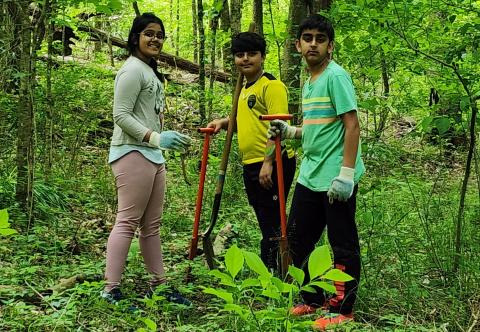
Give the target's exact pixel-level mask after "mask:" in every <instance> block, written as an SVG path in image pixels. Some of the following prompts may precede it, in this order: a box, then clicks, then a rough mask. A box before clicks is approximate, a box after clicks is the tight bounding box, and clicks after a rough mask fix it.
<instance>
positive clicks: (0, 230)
mask: <svg viewBox="0 0 480 332" xmlns="http://www.w3.org/2000/svg"><path fill="white" fill-rule="evenodd" d="M16 233H18V232H17V231H16V230H14V229H11V228H0V234H1V235H12V234H16Z"/></svg>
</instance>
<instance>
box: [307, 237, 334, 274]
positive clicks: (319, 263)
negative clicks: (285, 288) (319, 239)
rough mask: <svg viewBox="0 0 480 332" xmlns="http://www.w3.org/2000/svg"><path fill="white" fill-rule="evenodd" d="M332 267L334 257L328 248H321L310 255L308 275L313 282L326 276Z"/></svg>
mask: <svg viewBox="0 0 480 332" xmlns="http://www.w3.org/2000/svg"><path fill="white" fill-rule="evenodd" d="M331 266H332V257H331V256H330V251H329V249H328V246H326V245H325V246H320V247H317V248H315V250H314V251H313V252H312V253H311V254H310V258H309V259H308V273H309V274H310V280H313V279H315V278H317V277H319V276H321V275H322V274H324V273H325V272H326V271H327V270H328V269H329V268H330V267H331Z"/></svg>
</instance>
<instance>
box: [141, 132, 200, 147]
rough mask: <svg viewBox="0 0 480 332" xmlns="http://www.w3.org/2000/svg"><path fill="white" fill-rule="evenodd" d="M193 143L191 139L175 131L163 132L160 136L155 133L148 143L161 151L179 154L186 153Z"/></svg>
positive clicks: (151, 135)
mask: <svg viewBox="0 0 480 332" xmlns="http://www.w3.org/2000/svg"><path fill="white" fill-rule="evenodd" d="M191 142H192V139H191V138H190V137H188V136H187V135H184V134H181V133H179V132H178V131H174V130H166V131H162V132H161V133H160V134H159V133H157V132H155V131H153V132H152V133H151V134H150V140H149V141H148V143H150V144H151V145H153V146H155V147H158V148H160V149H165V150H174V151H179V152H184V151H185V150H186V149H187V148H188V147H189V146H190V143H191Z"/></svg>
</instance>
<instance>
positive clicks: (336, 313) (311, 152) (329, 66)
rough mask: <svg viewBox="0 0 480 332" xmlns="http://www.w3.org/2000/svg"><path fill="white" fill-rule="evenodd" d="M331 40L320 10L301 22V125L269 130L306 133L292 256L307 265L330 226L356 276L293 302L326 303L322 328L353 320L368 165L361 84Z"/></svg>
mask: <svg viewBox="0 0 480 332" xmlns="http://www.w3.org/2000/svg"><path fill="white" fill-rule="evenodd" d="M333 40H334V30H333V26H332V24H331V23H330V22H329V21H328V20H327V19H326V18H325V17H323V16H321V15H312V16H310V17H308V18H307V19H305V20H304V21H303V22H302V23H301V24H300V26H299V33H298V35H297V40H296V46H297V50H298V51H299V52H300V53H302V56H303V57H304V58H305V61H306V63H307V65H308V69H309V72H310V77H309V78H308V80H307V82H306V83H305V85H304V87H303V92H302V113H303V126H302V127H301V128H296V127H293V126H290V125H288V123H286V122H283V121H279V120H274V121H272V122H271V127H270V129H269V135H270V136H271V137H275V136H277V135H281V137H282V139H285V138H289V139H293V138H301V139H302V147H303V151H304V156H303V160H302V163H301V166H300V174H299V177H298V180H297V185H296V187H295V192H294V196H293V201H292V206H291V210H290V218H289V221H288V236H289V237H288V239H289V244H290V249H291V253H292V260H293V264H294V265H295V266H297V267H302V266H305V263H306V261H307V259H308V256H309V255H310V253H311V252H312V251H313V250H314V248H315V245H316V243H317V242H318V241H319V240H320V237H321V235H322V233H323V230H324V229H325V227H327V232H328V239H329V242H330V245H331V246H332V250H333V254H334V262H335V268H338V269H341V270H343V271H345V272H346V273H348V274H349V275H351V276H352V277H353V278H354V280H353V281H349V282H346V283H344V282H335V288H336V294H335V295H334V296H333V297H332V298H330V299H329V300H328V301H327V300H326V298H325V294H324V292H323V291H322V290H321V289H319V288H317V289H316V290H317V292H316V293H307V292H303V293H302V294H301V295H302V297H303V301H304V303H302V304H299V305H297V306H296V307H294V308H292V310H291V313H292V314H293V315H296V316H300V315H304V314H311V313H314V312H315V311H316V310H317V309H318V308H320V307H324V308H328V311H329V312H328V314H327V315H325V316H322V317H320V318H319V319H317V320H316V321H315V322H314V327H315V328H317V329H321V330H324V329H326V328H327V327H333V326H335V325H337V324H340V323H342V322H345V321H350V320H353V311H352V310H353V305H354V302H355V298H356V292H357V288H358V281H359V279H360V247H359V241H358V234H357V228H356V225H355V209H356V206H355V203H356V200H355V196H356V193H357V189H358V186H357V183H358V181H359V180H360V177H361V176H362V174H363V173H364V172H365V167H364V165H363V161H362V159H361V157H360V146H359V140H360V128H359V123H358V118H357V103H356V98H355V91H354V87H353V83H352V80H351V78H350V76H349V75H348V73H347V72H346V71H345V70H344V69H343V68H342V67H341V66H339V65H338V64H337V63H336V62H334V61H333V60H331V54H332V52H333V48H334V42H333ZM305 270H306V269H305ZM308 280H309V277H308V270H306V282H308Z"/></svg>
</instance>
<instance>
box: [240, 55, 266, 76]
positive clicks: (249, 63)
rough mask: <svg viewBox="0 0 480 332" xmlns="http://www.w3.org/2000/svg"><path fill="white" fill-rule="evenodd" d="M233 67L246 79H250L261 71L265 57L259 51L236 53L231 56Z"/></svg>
mask: <svg viewBox="0 0 480 332" xmlns="http://www.w3.org/2000/svg"><path fill="white" fill-rule="evenodd" d="M233 57H234V59H235V66H237V68H238V70H239V71H240V72H241V73H242V74H243V75H245V76H246V77H252V76H255V75H256V74H258V72H259V71H261V70H262V64H263V62H264V60H265V57H263V56H262V53H261V52H260V51H248V52H236V53H235V54H234V55H233Z"/></svg>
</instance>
